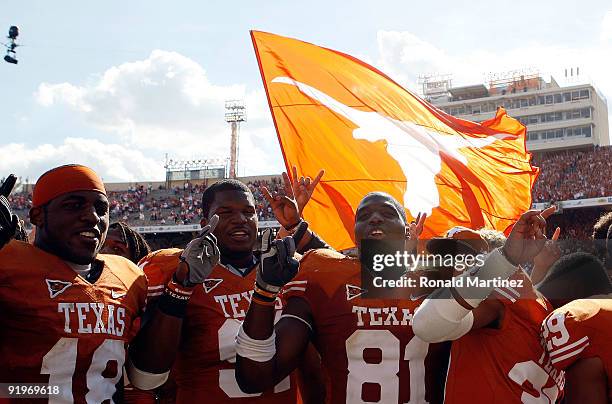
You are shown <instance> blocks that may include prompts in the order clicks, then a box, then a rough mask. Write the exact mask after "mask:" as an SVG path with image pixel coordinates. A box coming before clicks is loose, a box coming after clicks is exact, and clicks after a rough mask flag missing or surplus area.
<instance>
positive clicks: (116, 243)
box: [100, 222, 157, 404]
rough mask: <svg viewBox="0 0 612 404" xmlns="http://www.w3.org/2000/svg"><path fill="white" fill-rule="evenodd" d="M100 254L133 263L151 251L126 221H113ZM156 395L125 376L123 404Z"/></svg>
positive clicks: (150, 401) (143, 403)
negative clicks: (137, 385)
mask: <svg viewBox="0 0 612 404" xmlns="http://www.w3.org/2000/svg"><path fill="white" fill-rule="evenodd" d="M100 252H101V253H102V254H111V255H120V256H122V257H125V258H127V259H129V260H130V261H132V262H133V263H134V264H138V262H139V261H140V260H141V259H142V258H144V257H145V256H146V255H147V254H149V253H150V252H151V248H150V247H149V245H148V244H147V241H146V240H145V239H144V237H143V236H142V235H141V234H140V233H138V232H137V231H136V230H134V229H132V228H131V227H130V226H129V225H128V224H127V223H123V222H115V223H111V225H110V226H109V227H108V233H107V234H106V239H105V240H104V246H103V247H102V250H101V251H100ZM156 400H157V395H156V392H155V391H152V390H139V389H137V388H135V387H134V386H132V385H131V384H130V383H129V380H127V376H125V386H124V388H123V402H124V403H125V404H135V403H138V404H155V402H156Z"/></svg>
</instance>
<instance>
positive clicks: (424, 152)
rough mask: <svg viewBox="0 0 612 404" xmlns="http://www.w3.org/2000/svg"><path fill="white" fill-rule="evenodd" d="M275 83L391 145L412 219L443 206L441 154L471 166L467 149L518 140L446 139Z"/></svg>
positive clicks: (363, 135) (358, 135)
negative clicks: (463, 150) (438, 180)
mask: <svg viewBox="0 0 612 404" xmlns="http://www.w3.org/2000/svg"><path fill="white" fill-rule="evenodd" d="M272 82H273V83H284V84H289V85H293V86H296V87H297V88H298V89H299V90H300V91H301V92H302V93H303V94H304V95H306V96H308V97H310V98H312V99H314V100H316V101H318V102H319V103H321V104H323V105H324V106H326V107H327V108H329V109H330V110H332V111H334V112H335V113H338V114H340V115H342V116H344V117H345V118H346V119H348V120H350V121H351V122H353V123H354V124H355V125H356V126H357V128H356V129H355V130H353V137H354V138H355V139H362V140H368V141H370V142H375V141H379V140H386V141H387V152H388V153H389V155H390V156H391V157H392V158H393V159H394V160H395V161H397V163H398V164H399V166H400V167H401V169H402V171H403V172H404V176H405V177H406V191H405V192H404V201H403V202H404V206H405V207H406V208H408V210H410V213H411V214H412V216H414V217H416V215H417V213H419V212H425V213H427V214H428V215H430V214H431V211H432V209H433V208H435V207H437V206H439V205H440V194H439V193H438V188H437V186H436V183H435V176H436V174H438V173H439V172H440V170H441V168H442V159H441V157H440V152H444V153H445V154H447V155H448V156H450V157H451V158H453V159H455V160H457V161H458V162H460V163H461V164H463V165H465V166H467V158H466V157H465V156H464V155H463V154H461V153H460V152H459V149H461V148H465V147H474V148H482V147H485V146H488V145H490V144H491V143H493V142H495V141H496V140H498V139H508V138H511V139H515V138H516V136H515V135H510V134H507V133H499V134H495V135H493V136H487V137H483V138H464V137H461V136H459V135H443V134H440V133H438V132H436V131H434V130H431V129H428V128H425V127H423V126H419V125H417V124H415V123H414V122H410V121H399V120H396V119H393V118H390V117H388V116H385V115H381V114H379V113H378V112H364V111H360V110H358V109H355V108H351V107H349V106H348V105H344V104H342V103H341V102H339V101H337V100H335V99H334V98H332V97H330V96H329V95H327V94H325V93H323V92H322V91H320V90H317V89H316V88H314V87H311V86H309V85H308V84H304V83H301V82H299V81H296V80H293V79H292V78H289V77H284V76H281V77H276V78H274V79H273V80H272Z"/></svg>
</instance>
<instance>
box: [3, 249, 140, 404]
mask: <svg viewBox="0 0 612 404" xmlns="http://www.w3.org/2000/svg"><path fill="white" fill-rule="evenodd" d="M95 265H103V269H102V272H101V275H100V277H99V278H98V279H97V280H96V281H95V282H94V283H89V282H87V281H86V280H84V279H83V278H81V277H80V276H79V275H77V273H76V272H75V271H74V270H72V269H71V268H70V267H69V266H68V265H67V264H66V263H64V262H63V261H61V260H60V259H59V258H58V257H56V256H53V255H50V254H47V253H46V252H44V251H42V250H40V249H38V248H36V247H34V246H32V245H29V244H26V243H21V242H19V241H12V242H11V243H10V244H9V245H7V246H5V247H4V248H3V249H2V250H0V307H1V310H0V357H1V358H2V365H3V366H1V367H0V383H45V384H46V383H48V384H50V385H57V386H59V387H60V394H59V395H58V396H55V398H57V400H59V401H61V402H66V403H71V402H85V401H87V402H103V401H105V400H108V401H110V402H115V401H116V400H117V385H118V384H120V383H121V378H122V369H123V365H124V363H125V355H126V346H127V343H128V342H129V340H130V339H131V338H132V337H133V336H134V335H135V333H136V331H137V330H136V326H135V322H136V320H137V318H138V316H140V314H141V313H142V311H143V310H144V305H145V301H146V293H147V283H146V279H145V276H144V273H143V272H142V271H141V270H140V269H139V268H138V267H136V266H135V265H134V264H132V263H131V262H129V261H128V260H126V259H124V258H122V257H116V256H107V255H99V256H98V259H97V261H96V264H95Z"/></svg>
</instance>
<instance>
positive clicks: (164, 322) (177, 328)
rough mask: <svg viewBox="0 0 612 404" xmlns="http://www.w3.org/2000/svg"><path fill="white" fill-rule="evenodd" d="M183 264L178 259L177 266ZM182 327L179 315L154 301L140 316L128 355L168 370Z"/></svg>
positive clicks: (146, 367)
mask: <svg viewBox="0 0 612 404" xmlns="http://www.w3.org/2000/svg"><path fill="white" fill-rule="evenodd" d="M185 265H186V264H185V263H184V262H180V263H179V269H180V267H181V266H185ZM184 270H186V268H184ZM182 327H183V319H182V318H179V317H175V316H169V315H167V314H165V313H163V312H161V311H160V310H159V309H158V308H157V304H156V302H153V303H152V304H150V307H149V308H148V309H147V311H146V313H145V316H144V317H143V325H142V327H141V329H140V331H139V332H138V335H137V336H136V338H134V340H133V341H132V343H131V344H130V359H131V360H132V363H133V364H134V366H136V368H138V369H140V370H142V371H145V372H149V373H157V374H159V373H165V372H167V371H168V370H170V367H171V366H172V363H173V362H174V359H175V358H176V354H177V353H178V347H179V342H180V340H181V329H182ZM151 352H155V355H151Z"/></svg>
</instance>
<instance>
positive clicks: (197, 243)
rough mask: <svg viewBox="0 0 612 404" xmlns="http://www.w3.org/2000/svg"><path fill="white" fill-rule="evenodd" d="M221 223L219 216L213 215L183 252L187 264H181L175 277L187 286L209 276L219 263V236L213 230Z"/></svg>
mask: <svg viewBox="0 0 612 404" xmlns="http://www.w3.org/2000/svg"><path fill="white" fill-rule="evenodd" d="M217 223H219V216H217V215H213V217H211V218H210V221H209V222H208V224H207V225H206V226H204V228H202V231H201V232H200V234H199V236H198V237H197V238H195V239H193V240H191V241H190V242H189V244H187V247H185V249H184V250H183V252H182V253H181V257H180V260H181V261H182V262H184V263H185V264H187V265H186V266H187V268H186V269H187V271H186V273H185V267H184V266H181V265H179V269H177V272H176V274H175V279H176V280H177V281H178V282H179V283H180V284H182V285H183V286H186V287H193V286H195V285H197V284H198V283H202V282H204V281H205V280H206V278H208V276H209V275H210V273H211V272H212V270H213V268H214V267H215V266H216V265H217V264H218V263H219V259H220V255H221V254H220V253H219V248H218V247H217V238H216V237H215V236H214V234H212V233H213V231H214V230H215V227H216V226H217Z"/></svg>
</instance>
